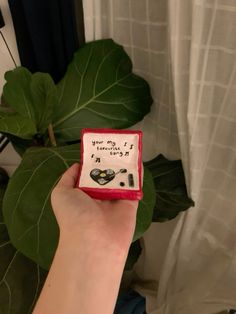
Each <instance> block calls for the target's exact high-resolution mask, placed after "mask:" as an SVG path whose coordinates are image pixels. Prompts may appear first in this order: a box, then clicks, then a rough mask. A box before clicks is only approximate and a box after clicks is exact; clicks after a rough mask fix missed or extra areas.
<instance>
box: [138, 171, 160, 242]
mask: <svg viewBox="0 0 236 314" xmlns="http://www.w3.org/2000/svg"><path fill="white" fill-rule="evenodd" d="M155 202H156V193H155V186H154V182H153V178H152V175H151V173H150V171H149V170H148V169H147V168H144V178H143V199H142V200H141V201H140V202H139V206H138V212H137V220H136V228H135V232H134V237H133V241H136V240H137V239H139V238H140V237H141V236H142V235H143V233H144V232H145V231H146V230H147V229H148V227H149V226H150V224H151V222H152V216H153V208H154V206H155Z"/></svg>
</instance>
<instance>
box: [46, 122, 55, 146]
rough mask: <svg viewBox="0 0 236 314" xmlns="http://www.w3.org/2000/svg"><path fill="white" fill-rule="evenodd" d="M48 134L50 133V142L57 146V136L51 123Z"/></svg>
mask: <svg viewBox="0 0 236 314" xmlns="http://www.w3.org/2000/svg"><path fill="white" fill-rule="evenodd" d="M48 135H49V138H50V142H51V144H52V146H53V147H56V146H57V142H56V138H55V135H54V131H53V127H52V124H51V123H50V124H49V126H48Z"/></svg>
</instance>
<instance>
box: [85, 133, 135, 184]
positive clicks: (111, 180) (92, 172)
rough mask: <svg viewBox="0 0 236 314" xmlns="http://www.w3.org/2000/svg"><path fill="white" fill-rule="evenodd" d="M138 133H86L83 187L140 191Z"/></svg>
mask: <svg viewBox="0 0 236 314" xmlns="http://www.w3.org/2000/svg"><path fill="white" fill-rule="evenodd" d="M138 144H139V136H138V135H137V134H118V133H112V134H111V133H85V134H84V136H83V145H84V154H83V166H82V171H81V176H80V183H79V186H80V187H90V188H98V189H104V188H106V189H124V190H129V189H130V190H137V189H139V188H140V186H139V175H138V154H139V147H138Z"/></svg>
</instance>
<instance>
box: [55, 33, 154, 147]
mask: <svg viewBox="0 0 236 314" xmlns="http://www.w3.org/2000/svg"><path fill="white" fill-rule="evenodd" d="M58 94H59V103H58V106H57V108H56V110H55V112H54V114H53V127H54V131H55V134H56V137H57V139H59V140H62V141H73V140H77V139H79V137H80V131H81V129H82V128H85V127H93V128H99V127H109V128H111V127H112V128H126V127H129V126H131V125H133V124H135V123H136V122H138V121H140V120H142V118H143V117H144V115H146V114H147V113H148V112H149V111H150V105H151V103H152V98H151V95H150V89H149V86H148V84H147V83H146V82H145V81H144V80H143V79H142V78H140V77H138V76H137V75H134V74H133V73H132V63H131V61H130V59H129V57H128V55H127V54H126V53H125V51H124V49H123V48H122V46H120V45H118V44H116V43H114V41H113V40H111V39H107V40H99V41H95V42H91V43H88V44H86V45H85V46H84V47H82V48H80V49H79V50H78V52H76V53H75V55H74V59H73V61H72V62H71V64H70V65H69V66H68V69H67V72H66V74H65V77H64V78H63V79H62V80H61V81H60V82H59V84H58Z"/></svg>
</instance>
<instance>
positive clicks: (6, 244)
mask: <svg viewBox="0 0 236 314" xmlns="http://www.w3.org/2000/svg"><path fill="white" fill-rule="evenodd" d="M4 192H5V187H4V186H2V185H1V186H0V203H1V204H0V261H1V262H0V313H1V314H30V313H32V310H33V307H34V304H35V302H36V300H37V298H38V295H39V293H40V290H41V288H42V284H43V282H44V280H45V278H46V272H45V271H43V270H42V269H41V268H40V267H39V266H38V265H37V264H35V263H34V262H32V261H31V260H30V259H28V258H27V257H25V256H24V255H22V254H21V253H20V252H19V251H18V250H16V249H15V248H14V247H13V246H12V244H11V242H10V239H9V236H8V232H7V228H6V226H5V224H4V222H3V217H2V198H3V195H4Z"/></svg>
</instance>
